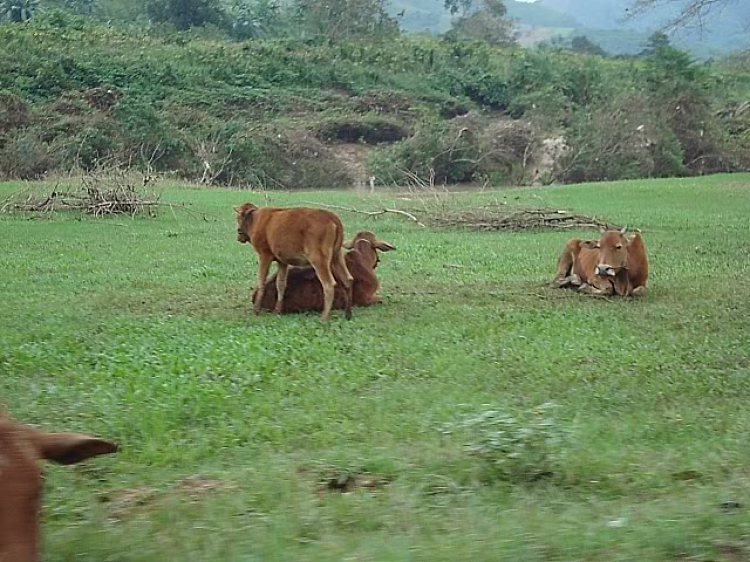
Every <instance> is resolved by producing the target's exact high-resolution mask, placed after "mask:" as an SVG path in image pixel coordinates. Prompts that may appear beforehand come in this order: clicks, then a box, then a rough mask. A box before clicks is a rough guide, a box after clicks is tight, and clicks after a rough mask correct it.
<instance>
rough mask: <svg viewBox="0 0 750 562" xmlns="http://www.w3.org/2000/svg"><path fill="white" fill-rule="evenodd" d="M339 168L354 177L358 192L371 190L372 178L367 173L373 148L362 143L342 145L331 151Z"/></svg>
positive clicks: (331, 148) (333, 147) (335, 146)
mask: <svg viewBox="0 0 750 562" xmlns="http://www.w3.org/2000/svg"><path fill="white" fill-rule="evenodd" d="M329 150H330V151H331V154H332V155H333V158H334V159H335V160H336V162H338V164H339V166H341V168H343V169H344V170H345V172H346V173H347V174H348V175H349V176H351V177H352V179H353V181H354V187H355V188H356V189H358V190H364V189H370V186H371V182H370V176H369V174H368V173H367V166H366V162H367V158H368V157H369V155H370V153H371V152H372V150H373V149H372V148H371V147H369V146H367V145H364V144H361V143H342V144H337V145H334V146H332V147H330V149H329Z"/></svg>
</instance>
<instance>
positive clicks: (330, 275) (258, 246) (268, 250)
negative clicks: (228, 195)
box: [234, 203, 352, 322]
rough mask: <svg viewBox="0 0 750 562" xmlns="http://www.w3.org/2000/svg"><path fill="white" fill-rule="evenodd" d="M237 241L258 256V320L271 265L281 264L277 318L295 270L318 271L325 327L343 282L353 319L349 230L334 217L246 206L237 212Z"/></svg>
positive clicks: (346, 307)
mask: <svg viewBox="0 0 750 562" xmlns="http://www.w3.org/2000/svg"><path fill="white" fill-rule="evenodd" d="M234 210H235V213H236V218H237V241H238V242H241V243H243V244H244V243H250V244H252V245H253V248H255V251H256V252H257V253H258V285H257V288H256V293H257V295H258V298H257V299H256V300H255V302H254V305H253V310H254V311H255V313H256V314H258V313H259V312H260V310H261V303H262V302H264V293H265V291H266V286H267V283H266V280H267V279H268V269H269V267H270V266H271V262H274V261H275V262H276V263H277V264H278V266H279V269H278V271H277V273H276V277H275V280H276V293H277V298H276V304H275V305H274V307H273V309H274V311H275V312H282V311H283V307H284V303H285V300H284V294H285V292H286V288H287V283H288V280H287V277H288V269H289V266H306V265H309V266H312V269H313V270H314V272H315V276H316V277H317V278H318V279H319V280H320V284H321V286H322V291H323V306H322V311H323V314H322V315H321V317H320V319H321V321H323V322H325V321H326V320H328V318H329V317H330V315H331V308H332V307H333V301H334V289H335V287H336V283H337V280H338V282H339V283H341V285H342V286H343V295H344V306H343V308H344V310H345V314H346V318H351V316H352V275H351V273H349V270H348V269H347V267H346V263H345V260H344V256H343V254H342V251H341V248H342V245H343V242H344V226H343V225H342V224H341V219H339V217H337V216H336V215H335V214H334V213H331V212H330V211H325V210H323V209H309V208H306V207H297V208H290V209H283V208H279V207H262V208H259V207H256V206H255V205H253V204H252V203H245V204H244V205H242V206H241V207H235V209H234Z"/></svg>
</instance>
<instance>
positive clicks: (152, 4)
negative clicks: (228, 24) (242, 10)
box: [146, 0, 226, 30]
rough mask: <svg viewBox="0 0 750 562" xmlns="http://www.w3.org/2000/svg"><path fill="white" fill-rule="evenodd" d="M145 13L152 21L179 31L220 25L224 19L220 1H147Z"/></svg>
mask: <svg viewBox="0 0 750 562" xmlns="http://www.w3.org/2000/svg"><path fill="white" fill-rule="evenodd" d="M146 11H147V13H148V16H149V17H150V18H151V20H152V21H155V22H159V23H170V24H172V25H174V26H175V27H176V28H177V29H181V30H184V29H190V28H191V27H201V26H204V25H206V24H215V25H222V24H223V23H225V17H226V15H225V13H224V10H223V6H222V4H221V2H220V0H148V3H147V4H146Z"/></svg>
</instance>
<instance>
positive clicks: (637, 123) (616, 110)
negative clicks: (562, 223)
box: [557, 94, 686, 182]
mask: <svg viewBox="0 0 750 562" xmlns="http://www.w3.org/2000/svg"><path fill="white" fill-rule="evenodd" d="M566 140H567V144H568V146H569V150H568V151H567V152H566V154H565V156H564V157H563V158H562V159H561V160H560V162H559V163H558V171H557V174H558V177H559V178H560V179H562V180H564V181H567V182H584V181H604V180H618V179H630V178H641V177H666V176H674V175H680V174H684V173H685V172H686V169H685V167H684V166H683V164H682V159H683V155H682V150H681V148H680V144H679V142H678V140H677V138H676V137H675V135H674V133H673V132H672V131H671V129H670V128H669V127H668V126H666V124H665V123H663V122H662V121H660V119H659V115H657V114H654V113H652V112H650V111H649V110H648V106H647V103H646V100H644V99H643V97H642V96H640V95H638V94H626V95H623V96H619V97H616V98H614V99H613V100H612V101H610V102H609V103H606V104H602V105H599V106H597V107H594V108H590V109H587V110H584V111H580V112H579V113H577V114H576V115H575V116H574V117H573V118H572V120H571V124H570V128H569V129H568V134H567V139H566Z"/></svg>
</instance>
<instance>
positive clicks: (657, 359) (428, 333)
mask: <svg viewBox="0 0 750 562" xmlns="http://www.w3.org/2000/svg"><path fill="white" fill-rule="evenodd" d="M749 185H750V175H747V174H744V175H731V176H730V175H719V176H712V177H708V178H695V179H694V178H688V179H676V180H674V179H670V180H651V181H636V182H622V183H609V184H596V185H591V184H587V185H580V186H579V185H571V186H567V187H565V188H564V189H560V188H523V189H513V190H501V191H489V190H488V191H485V192H484V193H481V194H480V193H475V194H462V195H456V194H453V195H449V194H442V195H440V196H439V198H438V199H437V200H434V199H433V198H432V195H430V196H428V197H425V200H424V201H420V200H419V199H418V198H417V197H415V195H414V194H409V193H407V194H404V193H399V194H387V193H385V192H383V193H376V194H374V195H369V194H368V195H357V194H355V193H352V192H342V191H339V192H332V191H327V192H306V193H299V192H297V193H285V192H269V193H266V195H267V196H268V199H266V201H267V202H268V203H269V204H273V205H284V206H286V205H298V204H310V203H313V204H315V203H326V204H337V205H342V206H350V205H351V206H355V207H357V208H358V209H378V208H382V207H383V206H386V205H387V206H388V207H392V206H393V205H398V206H399V207H400V208H402V209H408V210H412V211H415V212H416V211H417V210H420V209H421V210H424V209H425V208H427V209H428V210H430V211H431V212H439V211H440V210H441V209H443V208H445V207H447V208H449V209H450V210H451V211H460V210H461V209H464V208H466V207H467V206H470V207H472V208H474V209H476V206H478V205H490V206H493V207H495V208H496V207H497V205H498V203H502V202H506V203H507V207H508V208H513V206H514V205H515V204H518V205H521V206H524V207H525V206H528V205H530V206H538V205H540V204H543V205H547V206H550V207H551V208H553V209H566V210H570V211H575V212H578V213H582V214H585V215H588V216H592V215H596V216H597V217H600V218H603V219H606V220H610V221H615V222H618V223H628V224H630V225H633V226H636V227H640V228H642V229H643V231H644V236H645V237H646V241H647V243H648V245H649V250H650V255H651V264H652V277H651V279H650V293H649V295H648V296H646V297H645V299H643V300H622V299H620V300H601V299H591V298H586V297H583V296H580V295H576V294H572V293H568V292H566V291H559V290H558V291H555V290H553V289H549V288H546V287H545V286H544V284H545V282H547V281H549V280H550V279H551V278H552V276H553V274H554V267H555V260H556V258H557V253H558V252H559V250H560V248H561V247H562V245H563V243H564V241H565V239H566V238H567V237H568V236H584V237H590V236H591V235H592V234H593V232H595V231H591V230H581V231H578V230H574V231H571V230H565V231H562V230H547V231H543V232H533V231H525V232H517V233H499V232H472V231H457V230H455V229H445V228H440V229H433V228H422V227H419V226H417V225H416V224H415V223H413V222H411V221H408V220H405V219H404V217H402V216H399V215H395V214H387V215H383V216H381V217H379V218H378V219H377V220H373V219H370V218H367V217H364V216H363V215H358V214H354V213H346V212H341V213H340V214H341V216H342V219H343V221H344V223H345V226H346V230H347V234H348V235H349V236H350V235H351V234H352V233H354V232H356V231H357V230H359V229H362V228H367V229H373V230H374V231H375V232H376V233H377V234H378V236H379V237H381V238H383V239H384V240H387V241H389V242H391V243H393V244H394V245H395V246H396V247H397V250H396V251H394V252H389V253H388V254H384V255H383V256H382V262H381V263H380V265H379V267H378V273H379V275H380V277H381V279H382V290H381V294H382V296H383V298H384V303H383V304H382V305H379V306H376V307H372V308H359V309H356V310H355V311H354V319H353V320H352V321H351V322H346V321H345V320H343V318H341V315H340V313H338V314H337V315H336V316H335V317H334V319H333V320H332V321H331V323H329V324H328V325H325V326H322V325H321V324H320V323H319V321H318V315H317V314H309V315H290V316H284V317H276V316H274V315H272V314H270V313H269V314H265V315H263V316H260V317H255V316H253V315H252V313H251V312H250V307H249V295H250V290H251V286H252V283H253V278H254V272H255V269H256V268H255V263H256V260H255V258H254V257H253V253H252V250H251V249H250V248H248V247H247V246H245V245H241V244H238V243H237V242H236V241H235V235H234V233H235V224H234V222H233V220H234V219H233V213H232V206H233V205H237V204H238V203H242V202H243V201H245V200H247V199H249V200H254V201H256V202H261V201H264V199H263V197H262V196H261V194H257V193H256V194H247V193H238V192H237V191H225V190H221V189H211V190H208V189H187V188H184V187H176V188H173V189H168V190H166V191H165V192H164V199H163V200H164V202H165V203H166V202H173V203H186V204H189V205H190V208H191V209H193V210H194V211H196V212H199V213H205V214H206V218H207V219H208V220H202V219H200V218H192V217H189V216H185V215H184V214H182V213H180V211H179V209H178V210H177V212H176V213H175V214H172V213H171V212H169V211H168V210H165V212H164V213H163V214H161V215H160V216H159V217H158V218H156V219H135V220H130V219H127V218H125V219H117V218H113V219H102V220H93V219H85V218H84V219H81V217H80V215H79V214H78V213H71V214H61V215H59V216H57V217H55V218H53V219H51V220H28V218H27V217H26V216H7V215H0V271H2V272H3V282H2V284H1V285H0V298H1V299H2V302H3V304H4V306H3V312H2V314H0V397H1V398H0V401H2V402H5V403H6V405H7V406H8V408H9V410H10V411H11V412H13V414H14V415H15V416H17V417H18V418H19V419H23V420H24V421H27V422H29V423H36V424H40V425H41V426H42V427H43V428H45V429H49V430H60V429H69V430H74V431H75V430H77V431H90V432H94V433H97V434H99V435H104V436H107V437H111V438H113V439H115V440H117V441H118V442H119V443H120V444H121V445H122V449H121V451H120V452H119V453H118V454H117V455H115V456H112V457H107V458H101V459H97V460H96V461H92V462H90V463H86V464H85V465H81V466H79V467H77V468H73V467H60V468H58V467H48V468H47V482H46V486H45V492H46V493H45V498H44V524H45V533H44V536H45V539H46V549H45V556H44V559H45V560H47V561H49V562H63V561H70V560H76V561H79V562H95V561H96V562H99V561H102V560H117V561H120V562H136V561H137V562H149V561H158V560H185V561H202V562H204V561H207V560H212V561H213V560H216V561H219V560H221V561H227V562H230V561H255V560H263V561H266V562H276V561H283V562H287V561H289V560H304V561H309V562H322V561H331V562H333V561H336V562H340V561H342V560H360V561H378V562H381V561H382V562H391V561H392V562H397V561H398V562H406V561H415V562H436V561H437V562H448V561H451V562H452V561H459V560H460V561H463V560H476V561H477V562H485V561H487V562H490V561H492V562H495V561H497V560H524V561H527V562H550V561H552V560H571V561H572V560H579V561H603V560H607V561H612V562H625V561H633V560H648V561H653V562H662V561H664V562H674V561H675V560H686V561H687V560H691V561H696V562H709V561H713V562H737V561H739V560H747V559H748V557H750V545H749V544H748V539H747V537H748V536H750V509H748V505H750V472H749V471H748V466H750V450H749V449H748V447H747V446H746V445H747V443H748V438H750V410H749V409H748V408H747V404H748V400H750V385H749V384H748V375H749V370H750V360H749V359H748V349H750V316H748V314H747V309H748V306H749V305H750V284H748V282H747V276H748V274H750V269H749V268H748V267H749V265H750V262H748V260H742V259H738V256H739V255H741V254H739V253H738V252H741V251H742V249H744V248H745V247H746V246H745V242H747V243H748V244H750V229H748V225H747V217H748V215H749V214H750V197H748V186H749ZM53 186H54V183H49V184H47V185H46V186H44V188H45V190H47V191H48V190H49V189H50V188H51V187H53ZM41 187H42V186H37V185H31V186H29V185H24V184H21V183H20V182H15V183H10V184H0V198H3V197H4V196H5V195H6V194H8V193H10V192H12V191H15V190H18V189H25V188H31V189H32V190H33V191H34V192H35V193H36V192H37V189H39V192H40V193H41V192H42V190H41ZM592 193H595V194H596V195H595V196H594V195H592ZM405 197H407V198H409V199H411V200H410V201H405V200H404V198H405ZM423 204H425V206H423ZM420 216H423V215H420ZM728 272H731V273H732V275H727V273H728ZM547 402H554V403H555V404H556V407H555V408H552V409H549V408H546V409H545V410H546V411H545V410H542V411H535V410H536V407H537V406H540V405H543V404H545V403H547ZM362 473H369V474H366V475H363V474H362ZM347 475H352V476H355V477H359V476H361V477H362V478H367V479H371V480H375V481H376V485H375V487H365V486H362V487H359V488H356V487H355V488H354V489H353V490H351V492H350V493H348V494H341V493H340V492H339V491H338V490H337V489H336V488H335V486H332V485H331V484H330V481H331V480H334V484H336V483H337V482H339V481H340V480H345V479H346V476H347Z"/></svg>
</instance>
